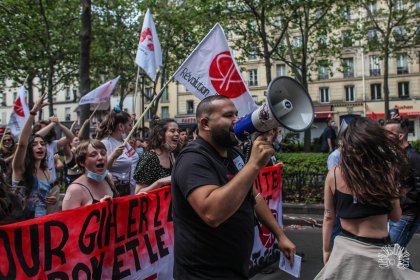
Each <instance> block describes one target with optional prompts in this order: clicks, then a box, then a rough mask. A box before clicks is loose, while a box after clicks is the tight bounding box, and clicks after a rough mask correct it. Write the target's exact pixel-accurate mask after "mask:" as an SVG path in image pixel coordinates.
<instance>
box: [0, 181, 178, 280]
mask: <svg viewBox="0 0 420 280" xmlns="http://www.w3.org/2000/svg"><path fill="white" fill-rule="evenodd" d="M171 209H172V206H171V191H170V187H165V188H162V189H159V190H157V191H155V192H151V193H149V194H148V195H142V196H130V197H123V198H117V199H114V200H112V202H102V203H97V204H93V205H90V206H86V207H81V208H78V209H74V210H69V211H63V212H60V213H56V214H52V215H48V216H45V217H41V218H37V219H33V220H28V221H25V222H21V223H16V224H11V225H6V226H2V227H0V260H1V262H0V279H5V278H6V279H122V278H129V279H158V278H159V279H171V278H172V264H173V255H172V252H173V251H172V248H173V222H172V213H171Z"/></svg>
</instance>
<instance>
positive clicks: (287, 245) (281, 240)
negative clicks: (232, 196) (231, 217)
mask: <svg viewBox="0 0 420 280" xmlns="http://www.w3.org/2000/svg"><path fill="white" fill-rule="evenodd" d="M253 194H254V197H255V200H256V205H255V213H256V214H257V218H258V220H259V221H260V222H261V224H263V226H265V227H266V228H268V230H269V231H270V232H272V233H273V234H274V235H275V236H276V238H277V241H278V245H277V246H278V247H279V249H280V251H282V252H283V254H284V255H285V257H286V258H287V259H288V260H289V262H290V263H291V264H292V265H293V260H294V255H295V254H296V246H295V244H293V242H292V241H290V240H289V238H287V236H286V234H284V231H283V229H282V228H281V227H280V226H279V224H278V223H277V221H276V219H275V218H274V216H273V213H272V212H271V210H270V208H269V207H268V205H267V203H266V201H265V199H264V198H263V197H262V195H261V194H260V193H258V192H257V191H256V190H255V188H254V190H253Z"/></svg>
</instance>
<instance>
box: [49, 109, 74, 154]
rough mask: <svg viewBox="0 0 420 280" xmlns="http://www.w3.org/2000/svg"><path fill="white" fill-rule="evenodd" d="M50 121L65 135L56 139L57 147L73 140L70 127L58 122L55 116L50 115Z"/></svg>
mask: <svg viewBox="0 0 420 280" xmlns="http://www.w3.org/2000/svg"><path fill="white" fill-rule="evenodd" d="M50 121H51V123H55V124H56V125H58V126H59V127H60V129H61V131H62V132H63V134H64V136H65V137H62V138H61V139H60V140H58V143H57V149H59V148H61V147H63V146H64V145H68V144H69V143H70V142H71V140H73V138H74V137H75V136H74V134H73V132H71V131H70V129H68V128H67V127H66V126H65V125H63V124H62V123H60V121H59V119H58V118H57V117H56V116H52V117H50Z"/></svg>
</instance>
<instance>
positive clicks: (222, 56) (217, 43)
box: [174, 23, 256, 117]
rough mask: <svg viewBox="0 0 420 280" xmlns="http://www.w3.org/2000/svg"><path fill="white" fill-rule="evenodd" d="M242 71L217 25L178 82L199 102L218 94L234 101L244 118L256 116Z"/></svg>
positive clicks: (188, 61) (182, 69) (183, 67)
mask: <svg viewBox="0 0 420 280" xmlns="http://www.w3.org/2000/svg"><path fill="white" fill-rule="evenodd" d="M238 69H239V68H238V66H237V64H236V62H235V59H234V58H233V56H232V53H231V51H230V48H229V46H228V43H227V41H226V37H225V33H224V31H223V29H222V27H221V26H220V24H218V23H217V24H216V25H215V26H214V27H213V29H212V30H210V32H209V33H208V34H207V36H206V37H205V38H204V39H203V40H202V41H201V42H200V44H199V45H198V46H197V47H196V48H195V49H194V51H193V52H192V53H191V54H190V55H189V57H188V58H187V59H186V60H185V61H184V63H183V64H182V65H181V66H180V67H179V68H178V70H177V71H176V72H175V75H174V78H175V79H176V80H177V81H178V82H180V83H181V84H183V85H184V86H185V87H186V88H187V89H188V90H189V91H190V92H191V93H193V94H194V95H195V96H196V97H198V98H199V99H203V98H205V97H207V96H210V95H216V94H218V95H224V96H227V97H229V98H231V99H232V101H233V103H234V104H235V106H236V108H237V109H238V112H239V116H240V117H242V116H245V115H246V114H248V113H251V112H253V111H254V110H255V109H256V105H255V102H254V100H253V99H252V97H251V95H250V94H249V90H248V88H247V87H246V85H245V82H244V81H243V79H242V76H241V74H240V72H239V70H238Z"/></svg>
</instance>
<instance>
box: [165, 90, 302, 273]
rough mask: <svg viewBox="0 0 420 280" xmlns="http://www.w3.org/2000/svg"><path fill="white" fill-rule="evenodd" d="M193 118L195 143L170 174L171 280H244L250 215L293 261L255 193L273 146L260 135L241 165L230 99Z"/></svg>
mask: <svg viewBox="0 0 420 280" xmlns="http://www.w3.org/2000/svg"><path fill="white" fill-rule="evenodd" d="M196 115H197V122H198V128H199V133H198V138H197V139H196V140H195V141H193V142H191V143H190V144H189V145H188V146H187V147H185V148H184V149H183V150H182V151H181V153H180V154H179V156H178V158H177V161H176V164H175V167H174V169H173V173H172V203H173V211H174V212H173V216H174V231H175V247H174V254H175V264H174V278H175V279H247V278H248V277H249V276H248V266H249V259H250V256H251V252H252V247H253V240H254V226H255V220H254V213H255V214H256V216H257V218H258V219H259V221H260V222H261V223H262V224H263V225H264V226H265V227H266V228H268V229H269V230H270V231H271V232H272V233H273V234H274V235H275V236H276V238H277V240H278V247H279V249H280V250H281V251H282V252H283V253H284V255H285V256H286V257H287V258H288V259H289V260H290V261H292V260H293V258H294V254H295V252H296V246H295V245H294V244H293V243H292V242H291V241H290V240H289V239H288V238H287V237H286V235H285V234H284V232H283V230H282V229H281V227H280V226H279V225H278V224H277V221H276V219H275V218H274V216H273V215H272V213H271V210H270V209H269V208H268V206H267V204H266V202H265V200H264V198H263V197H262V196H261V195H260V193H258V192H257V190H256V189H254V188H253V182H254V180H255V179H256V177H257V176H258V174H259V171H260V169H261V168H263V167H265V166H266V164H267V162H268V161H269V160H270V158H271V156H272V155H273V154H274V149H273V146H272V142H271V141H268V138H267V135H265V134H262V135H259V136H258V137H257V138H256V139H255V141H253V144H252V148H251V153H250V157H249V160H248V162H247V163H245V162H244V160H243V157H242V155H241V152H240V150H239V149H238V148H237V147H236V146H237V144H238V140H237V137H236V136H235V133H234V123H235V121H236V120H237V109H236V108H235V105H234V104H233V102H232V101H231V100H230V99H229V98H227V97H225V96H221V95H215V96H210V97H207V98H205V99H203V100H202V101H201V102H200V104H199V105H198V107H197V113H196Z"/></svg>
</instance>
